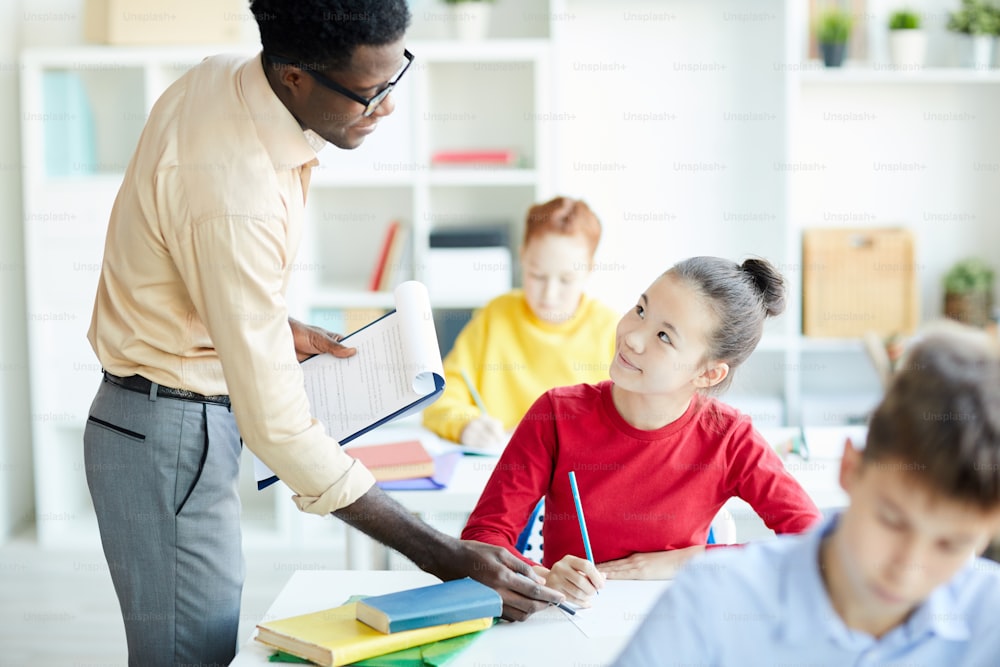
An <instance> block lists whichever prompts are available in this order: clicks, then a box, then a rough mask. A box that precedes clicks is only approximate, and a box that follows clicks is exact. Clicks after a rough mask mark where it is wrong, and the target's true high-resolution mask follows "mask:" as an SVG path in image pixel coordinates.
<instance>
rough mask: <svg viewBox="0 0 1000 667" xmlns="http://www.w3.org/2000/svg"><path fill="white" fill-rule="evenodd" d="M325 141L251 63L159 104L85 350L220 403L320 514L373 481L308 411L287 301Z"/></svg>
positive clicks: (221, 60) (222, 61)
mask: <svg viewBox="0 0 1000 667" xmlns="http://www.w3.org/2000/svg"><path fill="white" fill-rule="evenodd" d="M322 145H323V142H322V140H321V139H319V137H317V136H316V135H314V134H312V133H311V132H309V133H304V132H303V131H302V129H301V128H300V127H299V124H298V122H297V121H296V120H295V118H294V117H293V116H292V115H291V114H290V113H289V112H288V110H287V109H286V108H285V106H284V105H283V104H282V103H281V101H280V100H279V99H278V97H277V96H276V95H275V94H274V91H272V90H271V87H270V85H269V84H268V82H267V79H266V77H265V75H264V70H263V67H262V65H261V61H260V57H259V56H255V57H253V58H250V59H249V60H247V59H245V58H244V57H236V56H215V57H212V58H208V59H206V60H205V61H203V62H202V63H201V64H200V65H198V66H196V67H194V68H193V69H192V70H191V71H190V72H188V73H187V74H185V75H184V76H183V77H181V78H180V79H179V80H178V81H177V82H176V83H174V84H173V85H172V86H171V87H170V88H169V89H168V90H167V91H166V92H165V93H164V94H163V96H162V97H161V98H160V99H159V100H158V101H157V102H156V104H155V105H154V107H153V110H152V112H151V113H150V116H149V120H148V121H147V123H146V127H145V129H144V130H143V132H142V136H141V137H140V139H139V145H138V147H137V148H136V151H135V155H134V156H133V157H132V161H131V163H130V164H129V166H128V169H127V170H126V172H125V177H124V182H123V183H122V186H121V189H120V190H119V192H118V197H117V198H116V200H115V205H114V208H113V210H112V212H111V220H110V222H109V224H108V233H107V241H106V245H105V251H104V263H103V266H102V269H101V277H100V283H99V285H98V289H97V298H96V301H95V304H94V314H93V318H92V320H91V325H90V331H89V333H88V338H89V340H90V343H91V345H92V346H93V348H94V351H95V352H96V353H97V356H98V358H99V359H100V362H101V364H102V366H103V367H104V368H105V369H107V370H108V371H109V372H111V373H113V374H115V375H121V376H127V375H135V374H139V375H142V376H144V377H146V378H148V379H150V380H152V381H153V382H157V383H159V384H161V385H164V386H168V387H175V388H178V389H188V390H191V391H195V392H198V393H200V394H206V395H214V394H229V396H230V398H231V400H232V406H233V412H234V413H235V416H236V423H237V426H238V427H239V430H240V434H241V435H242V437H243V441H244V442H245V443H246V445H247V447H249V448H250V450H251V451H252V452H253V453H254V454H256V455H257V456H258V457H259V458H260V459H261V460H262V461H263V462H264V463H265V464H267V466H268V467H269V468H271V470H273V471H274V472H275V473H277V475H278V476H279V477H280V478H281V479H282V480H283V481H284V482H285V483H286V484H287V485H288V486H289V487H291V488H292V489H293V490H294V491H295V493H296V494H297V495H296V496H295V502H296V504H297V505H298V506H299V508H300V509H302V510H304V511H307V512H312V513H315V514H326V513H328V512H331V511H333V510H336V509H339V508H341V507H345V506H347V505H349V504H351V503H353V502H354V501H355V500H357V499H358V498H359V497H360V496H362V495H363V494H364V493H365V492H367V491H368V490H369V489H370V488H371V486H372V484H373V483H374V478H373V477H372V475H371V473H369V472H368V470H366V469H365V468H364V466H362V465H361V464H360V463H357V462H356V461H355V460H354V459H352V458H351V457H349V456H347V455H346V454H345V453H344V452H343V451H341V449H340V446H339V445H338V443H337V442H336V441H335V440H334V439H332V438H330V437H329V436H327V435H326V433H325V431H324V429H323V426H322V425H321V424H320V423H319V422H317V421H316V420H315V419H313V418H312V416H311V415H310V413H309V403H308V400H307V398H306V395H305V390H304V389H303V380H302V372H301V370H300V368H299V364H298V362H297V360H296V356H295V349H294V344H293V342H292V332H291V329H290V327H289V325H288V315H289V313H288V310H287V306H286V303H285V291H286V289H287V287H288V280H289V276H290V272H291V268H292V264H293V260H294V258H295V253H296V251H297V249H298V246H299V242H300V240H301V236H302V226H303V218H304V206H305V196H306V190H307V187H308V183H309V172H310V169H311V168H312V167H313V166H315V165H317V164H319V162H318V160H317V159H316V150H318V148H319V147H321V146H322Z"/></svg>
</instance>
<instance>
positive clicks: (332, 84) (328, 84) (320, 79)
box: [264, 49, 413, 118]
mask: <svg viewBox="0 0 1000 667" xmlns="http://www.w3.org/2000/svg"><path fill="white" fill-rule="evenodd" d="M403 56H404V57H406V63H404V64H403V66H402V67H401V68H400V69H399V71H398V72H396V76H394V77H392V79H391V80H390V81H389V83H387V84H385V88H383V89H382V90H380V91H378V92H377V93H375V96H374V97H372V98H364V97H362V96H361V95H358V94H357V93H355V92H354V91H353V90H350V89H348V88H345V87H344V86H342V85H340V84H339V83H337V82H336V81H334V80H333V79H328V78H327V77H325V76H323V75H322V74H320V73H319V72H318V71H316V67H315V66H308V65H305V64H303V63H301V62H299V61H297V60H292V59H290V58H285V57H283V56H276V55H273V54H270V53H265V54H264V57H265V58H267V59H268V60H270V61H271V62H273V63H278V64H279V65H292V66H293V67H298V68H299V69H300V70H302V71H303V72H306V73H307V74H308V75H309V76H311V77H312V78H313V79H315V80H316V83H318V84H320V85H321V86H323V87H324V88H329V89H330V90H332V91H334V92H337V93H340V94H341V95H343V96H344V97H349V98H350V99H352V100H354V101H355V102H357V103H358V104H361V105H364V107H365V111H364V114H362V115H363V116H364V117H365V118H367V117H368V116H371V115H372V114H373V113H375V109H378V105H380V104H382V102H383V101H385V98H387V97H388V96H389V93H391V92H392V89H393V88H395V87H396V84H397V83H399V80H400V79H402V78H403V75H404V74H406V70H408V69H409V68H410V63H412V62H413V54H412V53H410V52H409V51H408V50H406V49H403Z"/></svg>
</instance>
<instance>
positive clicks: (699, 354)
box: [610, 273, 729, 396]
mask: <svg viewBox="0 0 1000 667" xmlns="http://www.w3.org/2000/svg"><path fill="white" fill-rule="evenodd" d="M716 324H717V323H716V316H715V314H714V313H713V312H712V311H711V309H710V308H709V307H708V306H707V305H706V304H705V303H704V300H703V298H702V296H701V295H700V294H699V293H698V292H697V291H696V290H694V289H692V288H691V286H690V285H688V284H687V283H685V282H684V281H682V280H681V279H679V278H677V277H676V276H674V275H673V274H671V273H666V274H664V275H662V276H660V277H659V278H658V279H657V280H656V281H655V282H653V284H652V285H650V287H649V289H647V290H646V292H645V293H644V294H643V295H642V296H640V297H639V302H638V303H637V304H636V306H635V307H634V308H633V309H632V310H630V311H629V312H628V313H626V314H625V316H624V317H622V319H621V321H620V322H619V323H618V329H617V333H616V345H615V358H614V360H613V361H612V363H611V371H610V374H611V379H612V380H614V382H615V384H616V385H617V386H618V387H619V388H621V389H623V390H625V391H628V392H632V393H636V394H643V395H669V396H679V395H681V394H693V393H694V391H696V390H697V389H700V388H708V387H711V386H712V385H715V384H718V383H719V382H721V381H722V380H723V379H724V378H725V377H726V375H727V374H728V372H729V367H728V366H727V365H726V364H724V363H722V364H720V363H718V362H714V361H712V360H710V359H708V342H709V338H710V335H711V333H712V332H713V330H714V327H715V326H716Z"/></svg>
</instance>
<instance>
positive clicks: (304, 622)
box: [254, 602, 493, 667]
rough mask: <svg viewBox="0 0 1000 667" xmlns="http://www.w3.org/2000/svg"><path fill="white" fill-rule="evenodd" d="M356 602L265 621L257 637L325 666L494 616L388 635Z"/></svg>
mask: <svg viewBox="0 0 1000 667" xmlns="http://www.w3.org/2000/svg"><path fill="white" fill-rule="evenodd" d="M357 605H358V603H357V602H350V603H348V604H345V605H341V606H339V607H334V608H333V609H326V610H323V611H317V612H313V613H311V614H301V615H299V616H292V617H290V618H283V619H277V620H273V621H264V622H263V623H260V624H258V625H257V635H256V636H255V637H254V639H256V640H257V641H259V642H261V643H262V644H266V645H268V646H270V647H272V648H275V649H278V650H279V651H284V652H285V653H290V654H291V655H294V656H296V657H299V658H304V659H306V660H310V661H312V662H314V663H316V664H318V665H323V666H324V667H337V666H338V665H349V664H351V663H353V662H358V661H360V660H364V659H366V658H371V657H375V656H379V655H385V654H387V653H393V652H395V651H401V650H403V649H408V648H411V647H413V646H421V645H423V644H429V643H431V642H436V641H439V640H442V639H448V638H450V637H458V636H460V635H467V634H469V633H472V632H477V631H479V630H485V629H486V628H488V627H490V626H491V625H493V619H492V618H479V619H474V620H470V621H463V622H461V623H449V624H445V625H434V626H430V627H426V628H419V629H416V630H408V631H405V632H395V633H392V634H385V633H382V632H379V631H378V630H375V629H373V628H371V627H369V626H367V625H365V624H364V623H362V622H360V621H358V620H357Z"/></svg>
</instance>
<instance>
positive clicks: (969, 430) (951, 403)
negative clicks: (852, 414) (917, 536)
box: [862, 322, 1000, 511]
mask: <svg viewBox="0 0 1000 667" xmlns="http://www.w3.org/2000/svg"><path fill="white" fill-rule="evenodd" d="M862 460H863V462H864V463H865V464H866V465H867V464H886V465H898V466H900V469H901V470H904V471H906V472H909V473H912V474H913V475H914V476H915V478H916V479H917V480H919V483H921V484H922V485H924V486H925V487H926V488H927V489H929V490H931V491H933V492H935V493H937V494H940V495H941V496H943V497H945V498H949V499H952V500H955V501H959V502H962V503H968V504H970V505H972V506H974V507H978V508H980V509H982V510H986V511H989V510H993V509H996V508H997V507H1000V346H998V344H997V341H995V340H993V339H991V338H990V337H989V336H988V335H987V334H985V333H983V332H982V331H978V330H976V329H972V328H971V327H967V326H964V325H960V324H957V323H950V322H949V323H940V324H938V325H937V326H935V327H933V328H930V329H928V330H927V332H926V334H924V335H923V336H922V337H921V338H920V339H919V340H918V341H917V342H916V343H914V344H913V347H912V348H911V349H910V350H909V351H908V353H907V355H906V357H905V358H904V360H903V364H902V366H901V368H900V370H899V371H897V373H896V375H895V377H894V378H893V379H892V382H891V384H890V385H889V388H888V390H887V391H886V395H885V398H884V399H883V400H882V403H881V404H880V405H879V406H878V408H877V409H876V410H875V413H874V414H873V415H872V418H871V422H870V424H869V427H868V439H867V443H866V445H865V450H864V453H863V459H862Z"/></svg>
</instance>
